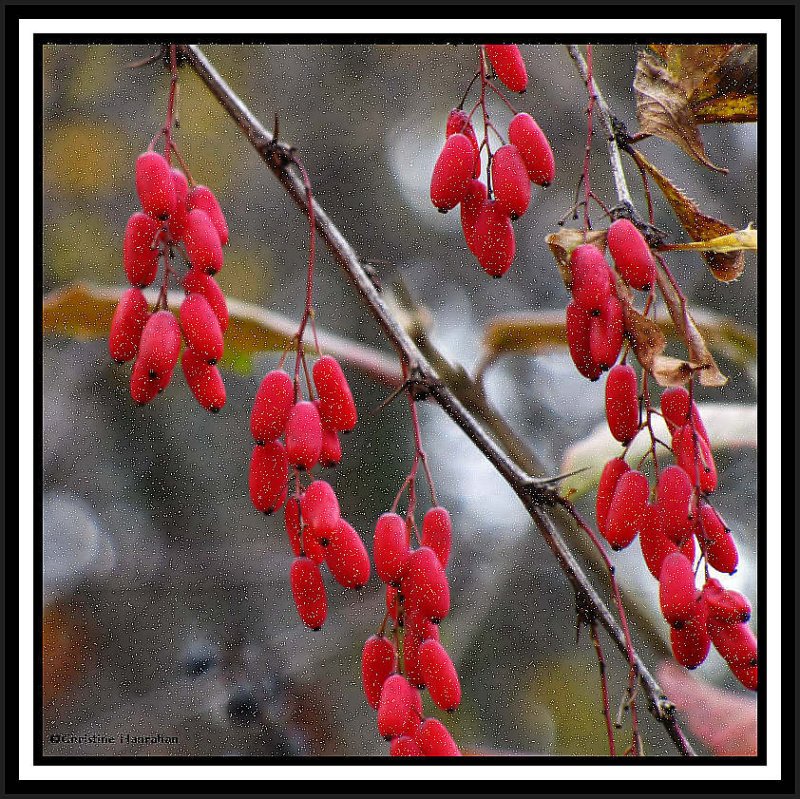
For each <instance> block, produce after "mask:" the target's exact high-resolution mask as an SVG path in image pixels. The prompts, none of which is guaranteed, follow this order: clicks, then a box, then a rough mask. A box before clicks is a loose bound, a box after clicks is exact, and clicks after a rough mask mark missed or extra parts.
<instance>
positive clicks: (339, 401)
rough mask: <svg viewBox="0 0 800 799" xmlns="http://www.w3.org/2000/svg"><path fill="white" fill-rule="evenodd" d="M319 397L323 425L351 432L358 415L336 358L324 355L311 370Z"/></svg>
mask: <svg viewBox="0 0 800 799" xmlns="http://www.w3.org/2000/svg"><path fill="white" fill-rule="evenodd" d="M311 372H312V374H313V376H314V387H315V388H316V389H317V394H318V395H319V415H320V418H321V419H322V424H323V425H324V426H325V427H329V428H330V429H332V430H340V431H342V432H349V431H350V430H352V429H353V428H354V427H355V426H356V422H357V421H358V414H357V413H356V404H355V402H353V394H352V393H351V391H350V386H349V385H348V383H347V378H346V377H345V376H344V372H343V371H342V367H341V366H340V365H339V362H338V361H337V360H336V358H333V357H331V356H330V355H323V356H322V358H320V359H319V360H318V361H317V362H316V363H315V364H314V367H313V369H312V370H311Z"/></svg>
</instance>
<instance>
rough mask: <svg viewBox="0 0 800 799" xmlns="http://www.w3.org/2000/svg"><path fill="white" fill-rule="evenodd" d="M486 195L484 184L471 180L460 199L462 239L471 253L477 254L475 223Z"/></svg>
mask: <svg viewBox="0 0 800 799" xmlns="http://www.w3.org/2000/svg"><path fill="white" fill-rule="evenodd" d="M487 196H488V190H487V188H486V184H485V183H481V181H480V180H471V181H470V182H469V184H468V185H467V193H466V194H465V195H464V199H463V200H462V201H461V229H462V230H463V231H464V240H465V241H466V242H467V247H469V249H470V252H472V254H473V255H477V253H476V251H475V245H476V242H475V225H476V223H477V221H478V215H479V214H480V212H481V209H482V208H483V204H484V203H485V202H486V198H487Z"/></svg>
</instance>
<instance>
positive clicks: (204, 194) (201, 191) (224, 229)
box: [187, 186, 228, 247]
mask: <svg viewBox="0 0 800 799" xmlns="http://www.w3.org/2000/svg"><path fill="white" fill-rule="evenodd" d="M187 202H188V206H189V210H190V211H193V210H194V209H195V208H199V209H200V210H201V211H205V212H206V213H207V214H208V218H209V219H210V220H211V223H212V224H213V225H214V229H215V230H216V231H217V235H218V236H219V243H220V244H221V245H222V246H223V247H224V246H225V245H226V244H227V243H228V223H227V222H226V221H225V214H223V213H222V208H220V205H219V202H218V201H217V198H216V197H215V196H214V192H213V191H211V189H209V188H208V186H195V187H194V188H193V189H192V190H191V191H190V192H189V197H188V200H187Z"/></svg>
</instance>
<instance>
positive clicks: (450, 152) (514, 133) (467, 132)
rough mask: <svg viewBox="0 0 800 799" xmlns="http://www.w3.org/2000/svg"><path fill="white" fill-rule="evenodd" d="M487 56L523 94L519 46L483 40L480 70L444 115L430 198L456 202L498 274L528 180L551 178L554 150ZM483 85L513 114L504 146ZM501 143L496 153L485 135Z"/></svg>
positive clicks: (469, 233)
mask: <svg viewBox="0 0 800 799" xmlns="http://www.w3.org/2000/svg"><path fill="white" fill-rule="evenodd" d="M487 60H488V62H489V64H491V66H492V68H493V70H494V74H495V76H496V77H497V78H498V79H499V80H500V82H501V83H502V84H503V85H504V86H505V87H506V88H507V89H509V90H510V91H513V92H524V91H525V89H526V87H527V85H528V73H527V70H526V68H525V62H524V61H523V59H522V55H521V53H520V51H519V48H518V47H517V46H516V45H513V44H487V45H483V46H482V47H480V49H479V52H478V62H479V69H478V72H477V73H476V75H475V77H474V78H473V79H472V82H471V83H470V85H469V87H468V88H467V92H466V94H465V96H464V98H463V99H462V101H461V104H460V105H459V106H458V107H457V108H454V109H453V110H452V111H451V112H450V115H449V116H448V118H447V126H446V128H445V137H446V139H445V144H444V147H443V148H442V151H441V153H440V154H439V157H438V159H437V161H436V164H435V166H434V168H433V175H432V177H431V187H430V195H431V201H432V202H433V204H434V205H435V206H436V208H438V209H439V211H440V212H442V213H446V212H447V211H450V210H451V209H453V208H455V207H456V206H457V205H461V227H462V230H463V232H464V238H465V240H466V242H467V246H468V247H469V249H470V251H471V252H472V254H473V255H474V256H475V257H476V258H477V260H478V263H479V264H480V265H481V266H482V267H483V269H484V270H485V271H486V272H487V274H489V275H491V276H492V277H502V276H503V275H504V274H505V273H506V272H507V271H508V270H509V268H510V267H511V264H512V262H513V260H514V255H515V252H516V240H515V236H514V228H513V225H512V220H516V219H518V218H519V217H521V216H522V215H523V214H524V213H525V212H526V211H527V210H528V206H529V204H530V200H531V183H535V184H537V185H539V186H549V185H550V184H551V183H552V182H553V179H554V178H555V161H554V159H553V151H552V150H551V148H550V144H549V142H548V141H547V138H546V136H545V135H544V133H543V132H542V130H541V129H540V128H539V126H538V125H537V124H536V121H535V120H534V119H533V117H532V116H530V114H526V113H517V112H516V111H515V110H514V108H513V106H512V105H511V104H510V103H509V102H508V100H507V99H506V97H505V95H504V94H503V92H502V90H501V89H499V88H498V87H497V86H496V85H495V82H494V81H493V79H492V78H491V77H490V76H489V75H488V74H487ZM478 78H480V86H481V89H480V97H479V98H478V101H477V102H476V103H475V105H474V106H473V107H472V109H471V110H470V111H469V112H467V111H464V110H463V106H464V103H465V102H466V98H467V96H468V94H469V90H470V89H471V88H472V85H473V84H474V82H475V81H476V80H477V79H478ZM487 89H490V90H491V91H493V92H494V93H495V94H496V95H497V96H498V97H499V98H500V99H501V100H502V101H503V102H504V103H505V105H506V106H507V107H508V108H509V110H510V111H511V113H512V114H514V117H513V119H512V120H511V122H510V124H509V126H508V143H506V141H505V139H504V138H503V136H502V135H501V134H500V132H499V131H498V129H497V127H496V126H495V125H494V123H493V122H492V120H491V117H490V114H489V110H488V107H487V101H486V98H487ZM479 108H480V109H481V115H482V118H483V139H482V141H481V142H480V144H479V143H478V138H477V136H476V134H475V129H474V127H473V124H472V118H473V116H474V115H475V113H476V111H477V110H478V109H479ZM490 131H491V132H492V133H494V135H495V136H496V137H497V139H498V140H499V141H500V143H501V146H500V147H498V148H497V149H496V150H495V151H494V152H493V151H492V145H491V143H490V140H489V132H490ZM484 150H485V151H486V159H487V164H488V167H487V175H486V183H483V182H482V181H481V180H480V176H481V170H482V163H481V153H482V151H484Z"/></svg>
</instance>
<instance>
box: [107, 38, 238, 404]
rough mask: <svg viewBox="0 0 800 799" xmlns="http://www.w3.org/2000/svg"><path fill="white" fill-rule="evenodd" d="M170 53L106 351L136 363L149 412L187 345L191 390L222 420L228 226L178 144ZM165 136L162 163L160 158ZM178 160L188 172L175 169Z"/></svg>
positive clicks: (138, 391)
mask: <svg viewBox="0 0 800 799" xmlns="http://www.w3.org/2000/svg"><path fill="white" fill-rule="evenodd" d="M171 49H172V52H171V67H172V83H171V87H170V96H169V103H168V107H167V117H166V122H165V124H164V127H163V128H162V129H161V130H160V131H159V133H158V134H157V135H156V137H155V138H154V139H153V141H152V142H151V143H150V147H149V148H148V150H147V152H145V153H142V155H140V156H139V157H138V159H137V160H136V192H137V194H138V196H139V201H140V203H141V206H142V210H141V211H137V212H136V213H134V214H133V215H132V216H131V217H130V219H129V220H128V224H127V226H126V228H125V235H124V238H123V245H122V247H123V249H122V260H123V265H124V267H125V274H126V275H127V278H128V281H129V283H130V284H131V286H132V288H130V289H128V290H127V291H125V292H124V293H123V294H122V296H121V298H120V301H119V303H118V305H117V308H116V310H115V312H114V316H113V319H112V322H111V330H110V333H109V340H108V346H109V351H110V353H111V357H112V358H113V359H114V360H115V361H116V362H117V363H124V362H126V361H130V360H133V359H134V358H135V361H134V364H133V371H132V373H131V383H130V391H131V397H132V398H133V400H134V402H136V403H137V404H139V405H144V404H146V403H148V402H150V401H151V400H152V399H153V398H154V397H155V396H156V394H159V393H160V392H162V391H163V390H164V389H165V388H166V387H167V385H169V382H170V380H171V379H172V373H173V371H174V369H175V366H176V365H177V362H178V358H179V357H180V354H181V347H182V345H183V344H184V343H185V345H186V346H185V348H184V351H183V357H182V358H181V366H182V368H183V374H184V376H185V378H186V382H187V384H188V385H189V388H190V389H191V391H192V393H193V394H194V396H195V398H196V399H197V401H198V402H199V403H200V405H201V406H202V407H203V408H205V409H206V410H208V411H212V412H217V411H219V410H220V409H221V408H222V407H223V406H224V405H225V386H224V384H223V382H222V376H221V375H220V373H219V370H218V369H217V367H216V364H217V362H218V361H219V360H220V358H222V354H223V349H224V344H223V336H224V333H225V330H226V329H227V327H228V308H227V304H226V302H225V297H224V295H223V293H222V290H221V289H220V287H219V285H217V283H216V281H215V280H214V278H213V275H215V274H216V273H217V272H219V270H220V269H221V268H222V262H223V254H222V248H223V246H224V245H226V244H227V243H228V225H227V222H226V221H225V216H224V214H223V212H222V209H221V208H220V205H219V202H218V201H217V199H216V197H215V196H214V193H213V192H212V191H211V189H209V188H208V187H206V186H200V185H196V184H195V183H194V180H193V179H192V178H191V175H190V173H189V171H188V170H187V169H186V168H185V162H184V160H183V158H182V156H181V154H180V152H179V150H178V147H177V145H176V144H175V142H174V140H173V138H172V128H173V124H174V112H175V94H176V88H177V67H176V64H175V48H174V47H173V48H171ZM162 136H163V138H164V155H161V153H159V152H156V150H155V147H156V145H157V144H158V142H159V140H160V139H161V138H162ZM173 154H174V155H175V156H176V157H177V158H178V160H179V161H180V163H181V165H182V166H184V171H181V170H180V169H177V168H173V167H172V166H171V158H172V155H173ZM178 253H180V254H182V255H183V256H184V258H185V260H186V262H187V263H188V271H187V272H186V274H185V276H184V278H183V281H182V287H183V290H184V299H183V302H182V303H181V306H180V321H178V319H176V318H175V316H174V315H173V313H172V312H171V311H170V309H169V307H168V304H167V302H168V292H169V288H170V281H171V280H172V279H173V278H176V276H177V272H176V270H175V258H176V255H177V254H178ZM160 263H163V280H162V284H161V290H160V292H159V295H158V298H157V300H156V303H155V307H154V308H153V310H152V311H151V310H150V308H149V306H148V303H147V299H146V298H145V295H144V294H143V292H142V289H143V288H146V287H147V286H149V285H151V284H152V283H153V282H154V281H155V279H156V277H157V275H158V269H159V264H160Z"/></svg>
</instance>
